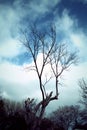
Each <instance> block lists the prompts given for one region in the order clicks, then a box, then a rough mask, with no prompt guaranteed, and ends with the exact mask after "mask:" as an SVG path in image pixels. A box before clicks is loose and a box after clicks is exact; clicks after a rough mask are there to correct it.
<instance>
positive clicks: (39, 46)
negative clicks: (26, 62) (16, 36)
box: [21, 25, 77, 119]
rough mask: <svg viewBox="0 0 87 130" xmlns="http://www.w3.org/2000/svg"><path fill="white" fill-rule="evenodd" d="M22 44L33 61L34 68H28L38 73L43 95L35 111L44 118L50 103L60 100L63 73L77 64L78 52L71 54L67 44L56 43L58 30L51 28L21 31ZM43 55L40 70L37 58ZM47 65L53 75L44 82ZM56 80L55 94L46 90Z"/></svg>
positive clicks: (32, 27) (33, 27)
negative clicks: (60, 83) (51, 81)
mask: <svg viewBox="0 0 87 130" xmlns="http://www.w3.org/2000/svg"><path fill="white" fill-rule="evenodd" d="M21 32H22V37H21V42H22V43H23V45H24V46H25V47H26V48H27V50H28V52H29V54H30V56H31V58H32V59H33V62H34V66H30V67H28V69H29V70H34V71H36V73H37V76H38V80H39V88H40V90H41V94H42V100H41V101H40V102H39V103H38V104H37V105H36V108H35V111H36V113H37V112H38V110H39V111H40V112H39V115H38V117H39V119H41V118H42V117H43V114H44V112H45V108H46V106H47V105H48V104H49V102H50V101H53V100H57V99H58V95H59V94H58V87H59V79H60V76H61V75H62V73H63V72H64V71H65V70H67V69H68V68H69V67H70V66H71V65H72V64H74V63H76V62H77V54H76V52H74V53H70V52H69V50H68V47H67V46H66V44H58V43H57V41H56V37H57V36H56V28H55V26H50V27H47V28H44V29H43V30H41V28H39V27H37V26H35V25H34V26H31V27H30V28H27V29H24V30H22V31H21ZM39 54H42V61H41V62H42V63H41V66H40V68H39V66H38V62H37V57H38V55H39ZM47 65H50V69H51V72H52V73H51V75H50V76H49V77H47V76H46V80H45V82H43V74H44V70H45V68H46V66H47ZM53 77H54V78H55V82H56V83H55V92H54V93H53V91H50V93H48V92H47V90H46V85H47V83H48V82H49V81H50V80H51V79H52V78H53Z"/></svg>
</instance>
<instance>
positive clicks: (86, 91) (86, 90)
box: [79, 79, 87, 108]
mask: <svg viewBox="0 0 87 130" xmlns="http://www.w3.org/2000/svg"><path fill="white" fill-rule="evenodd" d="M79 86H80V89H81V91H80V93H81V97H82V98H81V100H80V103H82V104H83V105H84V106H85V107H86V108H87V82H86V80H85V79H81V80H79Z"/></svg>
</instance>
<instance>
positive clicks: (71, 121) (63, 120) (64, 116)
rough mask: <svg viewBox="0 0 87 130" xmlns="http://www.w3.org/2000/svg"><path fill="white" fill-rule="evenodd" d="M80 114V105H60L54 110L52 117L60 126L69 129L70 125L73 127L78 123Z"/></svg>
mask: <svg viewBox="0 0 87 130" xmlns="http://www.w3.org/2000/svg"><path fill="white" fill-rule="evenodd" d="M78 115H79V107H78V106H64V107H59V108H58V109H57V110H56V111H54V112H53V113H52V114H51V116H50V119H51V120H52V121H53V122H54V124H55V125H57V126H58V127H59V128H61V129H63V130H68V129H69V128H70V127H71V128H72V127H74V126H75V125H76V122H77V119H78Z"/></svg>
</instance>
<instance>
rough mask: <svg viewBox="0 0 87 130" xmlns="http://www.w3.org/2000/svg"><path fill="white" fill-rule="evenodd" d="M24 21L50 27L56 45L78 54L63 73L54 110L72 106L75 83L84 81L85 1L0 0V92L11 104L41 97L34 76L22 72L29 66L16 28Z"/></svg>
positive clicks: (76, 95)
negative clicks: (52, 30) (82, 79)
mask: <svg viewBox="0 0 87 130" xmlns="http://www.w3.org/2000/svg"><path fill="white" fill-rule="evenodd" d="M26 21H27V22H29V23H32V22H35V23H37V24H38V25H41V26H42V25H45V24H49V23H54V24H55V25H56V30H57V39H58V40H59V42H60V41H61V42H64V43H67V44H68V45H69V46H70V47H71V48H72V47H73V48H75V49H77V50H78V51H79V53H78V55H79V64H78V65H77V66H72V67H71V69H70V71H68V72H65V73H64V75H63V81H62V82H63V84H64V86H62V87H60V88H59V93H60V95H59V100H58V101H57V102H56V104H57V105H58V106H59V105H66V104H75V103H76V102H77V101H78V100H79V93H78V90H79V87H78V79H80V78H82V77H85V78H86V77H87V69H86V67H87V0H42V1H41V0H25V1H24V0H4V1H3V0H0V91H1V92H2V95H4V96H5V97H6V98H11V99H15V100H21V99H23V98H26V97H32V98H33V97H36V98H40V97H41V95H40V90H39V89H38V82H37V76H36V74H35V73H34V72H30V71H29V72H26V71H25V69H24V68H25V65H26V64H31V63H30V60H29V57H28V54H27V53H26V49H25V48H24V46H22V44H21V43H20V42H19V28H20V27H21V26H22V27H23V26H25V25H26ZM73 48H72V49H71V51H72V50H73ZM31 75H32V76H31ZM52 84H53V83H52V82H51V83H49V86H51V85H52ZM51 87H52V86H51ZM51 107H53V106H52V105H51Z"/></svg>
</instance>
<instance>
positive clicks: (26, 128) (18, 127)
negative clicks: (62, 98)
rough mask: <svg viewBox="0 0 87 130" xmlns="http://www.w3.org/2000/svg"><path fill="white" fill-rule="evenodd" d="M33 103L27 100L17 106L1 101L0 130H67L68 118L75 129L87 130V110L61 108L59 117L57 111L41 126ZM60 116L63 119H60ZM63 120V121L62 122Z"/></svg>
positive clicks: (42, 121) (71, 107) (41, 123)
mask: <svg viewBox="0 0 87 130" xmlns="http://www.w3.org/2000/svg"><path fill="white" fill-rule="evenodd" d="M31 101H32V102H31ZM33 101H34V100H29V99H27V100H26V101H25V102H23V103H22V104H20V105H17V104H16V103H15V102H14V103H13V102H10V101H8V100H7V101H6V100H5V99H0V130H66V127H64V126H66V122H65V121H64V119H66V118H67V116H68V118H67V120H68V119H69V122H70V123H71V122H74V127H73V129H75V128H79V129H84V130H86V129H87V118H85V117H86V110H79V109H78V108H77V107H75V106H70V107H63V108H62V109H60V108H59V110H57V111H59V112H60V115H59V116H58V115H57V111H56V115H55V112H54V113H53V114H54V117H52V116H51V117H50V118H43V119H42V120H41V122H40V124H39V118H38V116H37V115H36V114H35V111H34V110H35V106H36V104H35V103H34V102H33ZM26 102H27V105H26ZM29 102H30V103H29ZM9 103H10V104H9ZM29 104H30V105H29ZM8 106H9V107H8ZM13 106H15V109H14V107H13ZM7 108H8V109H7ZM73 115H74V117H73ZM60 116H62V117H61V118H60ZM69 117H70V118H69ZM53 119H55V120H53ZM61 119H63V121H62V122H61ZM75 121H76V122H75ZM56 122H57V123H56ZM60 123H61V124H60Z"/></svg>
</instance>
